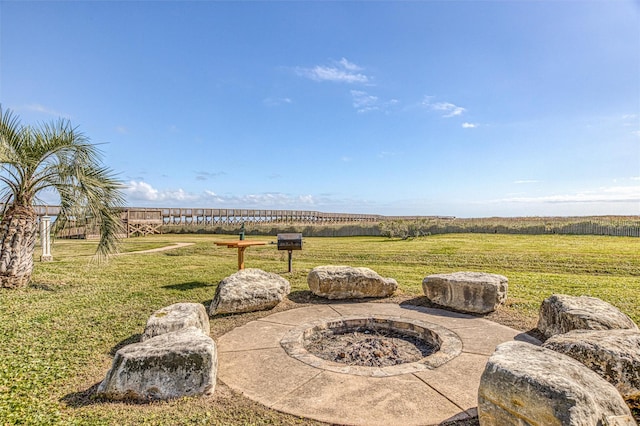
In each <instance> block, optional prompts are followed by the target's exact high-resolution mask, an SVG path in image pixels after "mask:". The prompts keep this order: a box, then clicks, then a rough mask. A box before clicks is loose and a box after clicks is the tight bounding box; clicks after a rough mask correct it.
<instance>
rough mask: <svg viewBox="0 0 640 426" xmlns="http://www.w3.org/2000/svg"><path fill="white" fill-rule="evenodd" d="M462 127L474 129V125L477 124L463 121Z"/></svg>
mask: <svg viewBox="0 0 640 426" xmlns="http://www.w3.org/2000/svg"><path fill="white" fill-rule="evenodd" d="M462 127H463V128H464V129H475V128H476V127H478V125H477V124H475V123H467V122H464V123H462Z"/></svg>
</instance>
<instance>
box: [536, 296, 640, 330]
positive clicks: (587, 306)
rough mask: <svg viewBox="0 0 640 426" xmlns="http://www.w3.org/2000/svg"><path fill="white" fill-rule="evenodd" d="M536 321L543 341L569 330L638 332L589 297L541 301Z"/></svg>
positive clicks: (628, 321)
mask: <svg viewBox="0 0 640 426" xmlns="http://www.w3.org/2000/svg"><path fill="white" fill-rule="evenodd" d="M538 318H539V319H538V330H540V332H541V333H542V334H544V335H545V337H551V336H553V335H556V334H563V333H567V332H569V331H571V330H615V329H631V330H636V331H637V330H638V326H637V325H636V324H635V323H634V322H633V321H632V320H631V318H629V317H628V316H627V315H625V314H624V313H622V312H621V311H620V310H619V309H618V308H616V307H615V306H612V305H610V304H609V303H607V302H605V301H604V300H601V299H598V298H597V297H589V296H568V295H566V294H554V295H552V296H550V297H548V298H546V299H544V301H543V302H542V304H541V305H540V313H539V317H538Z"/></svg>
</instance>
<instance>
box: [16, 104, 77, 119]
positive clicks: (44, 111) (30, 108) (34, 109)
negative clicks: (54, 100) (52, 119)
mask: <svg viewBox="0 0 640 426" xmlns="http://www.w3.org/2000/svg"><path fill="white" fill-rule="evenodd" d="M19 109H24V110H27V111H32V112H39V113H42V114H46V115H53V116H56V117H63V118H67V119H69V118H71V115H70V114H66V113H64V112H60V111H57V110H55V109H52V108H48V107H45V106H43V105H40V104H30V105H25V106H24V107H22V108H19Z"/></svg>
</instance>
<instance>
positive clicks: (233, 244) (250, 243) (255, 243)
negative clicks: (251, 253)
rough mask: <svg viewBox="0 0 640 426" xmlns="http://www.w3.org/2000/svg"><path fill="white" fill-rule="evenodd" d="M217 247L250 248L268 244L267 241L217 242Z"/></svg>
mask: <svg viewBox="0 0 640 426" xmlns="http://www.w3.org/2000/svg"><path fill="white" fill-rule="evenodd" d="M215 243H216V245H217V246H227V247H229V248H233V247H249V246H263V245H265V244H267V242H266V241H249V240H233V241H215Z"/></svg>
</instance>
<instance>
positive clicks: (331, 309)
mask: <svg viewBox="0 0 640 426" xmlns="http://www.w3.org/2000/svg"><path fill="white" fill-rule="evenodd" d="M354 316H381V317H389V316H392V317H404V318H408V319H416V320H420V321H422V322H426V323H431V324H435V325H438V326H441V327H444V328H446V329H448V330H449V331H451V332H453V333H454V334H455V335H457V336H458V337H459V338H460V340H461V341H462V351H461V352H460V353H459V355H457V356H455V357H454V358H453V359H451V360H450V361H448V362H446V363H445V364H444V365H441V366H439V367H436V368H434V369H422V370H418V371H415V370H414V371H412V372H408V373H404V374H395V375H391V376H385V377H375V375H373V376H366V375H356V374H349V372H348V370H349V369H346V370H345V371H346V372H336V371H330V370H327V369H325V368H322V365H321V364H323V363H322V362H320V363H316V365H315V366H312V365H310V364H308V363H305V362H302V361H299V360H298V359H294V358H292V357H290V356H289V355H288V354H287V352H285V350H284V349H283V347H282V346H281V344H280V341H281V340H283V338H284V337H285V335H287V334H288V333H289V332H290V331H291V330H292V329H294V328H300V326H301V325H303V324H307V323H312V322H315V321H319V320H323V319H331V318H345V317H354ZM289 334H290V333H289ZM513 339H516V340H523V341H528V342H530V343H534V344H539V343H540V342H538V341H537V340H536V339H534V338H532V337H530V336H528V335H526V334H522V333H520V332H519V331H517V330H513V329H511V328H508V327H505V326H503V325H500V324H496V323H493V322H491V321H488V320H485V319H481V318H477V317H472V316H468V315H464V314H458V313H453V312H448V311H444V310H439V309H431V308H424V307H416V306H401V305H397V304H390V303H334V304H328V305H313V306H309V307H304V308H298V309H292V310H289V311H285V312H280V313H276V314H272V315H269V316H267V317H265V318H262V319H259V320H257V321H252V322H250V323H247V324H245V325H244V326H242V327H238V328H236V329H234V330H232V331H230V332H229V333H227V334H225V335H223V336H221V337H220V338H219V339H218V341H217V345H218V378H220V380H222V381H223V382H224V383H226V384H227V385H228V386H229V387H231V388H232V389H234V390H236V391H238V392H241V393H243V394H244V395H245V396H247V397H248V398H250V399H253V400H255V401H257V402H260V403H261V404H264V405H266V406H267V407H270V408H272V409H275V410H278V411H282V412H285V413H290V414H293V415H296V416H300V417H305V418H311V419H316V420H320V421H324V422H327V423H337V424H348V425H402V426H408V425H435V424H440V423H442V422H446V421H452V420H462V419H467V418H470V417H474V416H475V415H476V414H477V410H476V407H477V393H478V386H479V383H480V376H481V375H482V372H483V370H484V366H485V364H486V361H487V359H488V357H489V355H491V354H492V353H493V351H494V349H495V347H496V345H498V344H499V343H502V342H505V341H509V340H513ZM358 368H360V369H362V368H366V367H358ZM408 370H411V369H408Z"/></svg>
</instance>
